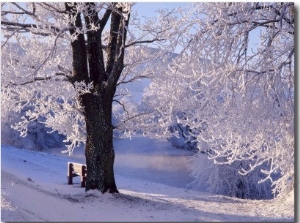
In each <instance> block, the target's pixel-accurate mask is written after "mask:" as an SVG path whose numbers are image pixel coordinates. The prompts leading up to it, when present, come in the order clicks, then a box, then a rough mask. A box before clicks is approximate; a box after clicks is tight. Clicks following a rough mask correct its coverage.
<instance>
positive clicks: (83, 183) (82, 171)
mask: <svg viewBox="0 0 300 223" xmlns="http://www.w3.org/2000/svg"><path fill="white" fill-rule="evenodd" d="M85 175H86V167H85V166H82V167H81V177H80V181H81V187H85V178H86V176H85Z"/></svg>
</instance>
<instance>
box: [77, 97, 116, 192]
mask: <svg viewBox="0 0 300 223" xmlns="http://www.w3.org/2000/svg"><path fill="white" fill-rule="evenodd" d="M105 96H107V94H104V95H95V94H92V93H88V94H84V95H82V96H81V103H82V105H84V107H85V120H86V131H87V139H86V146H85V157H86V164H87V177H86V187H85V190H86V191H88V190H94V189H98V190H100V191H101V192H102V193H105V192H107V191H108V192H109V193H118V189H117V186H116V183H115V177H114V170H113V165H114V159H115V152H114V148H113V126H112V123H111V108H112V99H111V97H105Z"/></svg>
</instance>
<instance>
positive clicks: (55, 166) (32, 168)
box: [1, 146, 293, 222]
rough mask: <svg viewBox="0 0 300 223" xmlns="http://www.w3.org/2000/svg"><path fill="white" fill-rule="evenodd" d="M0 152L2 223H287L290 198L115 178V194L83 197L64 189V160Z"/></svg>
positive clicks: (72, 187)
mask: <svg viewBox="0 0 300 223" xmlns="http://www.w3.org/2000/svg"><path fill="white" fill-rule="evenodd" d="M1 152H2V155H1V160H2V164H1V166H2V171H1V172H2V175H1V180H2V182H1V188H2V191H1V194H2V199H1V204H2V207H1V211H2V217H1V220H2V221H13V220H14V221H184V222H186V221H200V222H201V221H202V222H203V221H204V222H208V221H238V222H241V221H248V222H249V221H256V222H257V221H264V222H266V221H278V222H283V221H293V196H290V197H289V198H287V199H284V200H278V199H276V200H271V201H249V200H241V199H237V198H230V197H225V196H219V195H212V194H208V193H201V192H199V191H192V190H187V189H184V188H180V187H173V186H169V185H166V184H158V183H154V182H151V181H146V180H142V179H138V178H136V179H134V178H132V177H131V178H129V177H126V176H122V175H118V174H116V181H117V184H118V187H119V190H120V192H121V193H120V194H113V195H112V194H104V195H103V194H101V193H100V192H98V191H91V192H90V191H89V192H87V193H86V192H85V191H84V189H83V188H80V187H79V182H78V183H77V184H74V185H67V184H66V171H67V169H66V168H67V165H66V163H67V161H69V160H70V158H68V157H64V156H60V155H55V154H46V153H41V152H34V151H27V150H21V149H17V148H13V147H6V146H2V148H1ZM123 166H124V168H125V166H126V165H125V163H123ZM143 171H145V170H143ZM75 179H76V178H75ZM75 182H76V181H75Z"/></svg>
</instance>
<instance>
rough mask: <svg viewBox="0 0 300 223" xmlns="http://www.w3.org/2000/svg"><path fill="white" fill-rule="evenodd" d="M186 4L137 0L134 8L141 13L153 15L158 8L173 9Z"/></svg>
mask: <svg viewBox="0 0 300 223" xmlns="http://www.w3.org/2000/svg"><path fill="white" fill-rule="evenodd" d="M185 4H187V2H137V4H136V5H134V6H133V8H132V9H133V10H137V11H138V12H139V14H141V15H145V16H153V15H155V14H156V11H157V10H158V9H164V8H169V9H171V8H175V7H179V6H183V5H185Z"/></svg>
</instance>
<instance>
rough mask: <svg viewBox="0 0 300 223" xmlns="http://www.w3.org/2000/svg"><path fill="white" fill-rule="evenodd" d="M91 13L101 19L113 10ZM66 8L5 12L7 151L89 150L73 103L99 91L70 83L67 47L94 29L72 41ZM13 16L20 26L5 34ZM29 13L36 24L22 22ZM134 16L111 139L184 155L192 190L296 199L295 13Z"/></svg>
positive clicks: (236, 9) (198, 8) (250, 8)
mask: <svg viewBox="0 0 300 223" xmlns="http://www.w3.org/2000/svg"><path fill="white" fill-rule="evenodd" d="M120 6H122V7H123V6H124V7H125V6H126V9H128V10H133V8H134V5H131V4H129V5H123V4H121V5H120ZM23 7H24V8H26V9H27V10H25V9H24V8H23ZM86 7H87V6H86V5H85V3H80V4H78V5H77V7H76V10H77V11H76V13H83V14H84V15H88V13H87V10H86V9H87V8H86ZM95 7H96V9H97V13H99V15H101V16H104V15H105V14H104V12H105V10H107V9H109V8H110V7H112V5H111V4H110V3H100V2H99V3H96V4H95ZM14 10H15V11H17V12H15V11H14ZM63 10H64V4H63V3H51V4H50V3H49V4H48V3H39V4H35V3H24V5H21V6H20V5H18V4H17V3H12V4H8V3H7V4H3V5H2V14H1V22H2V23H1V24H2V32H3V36H4V37H3V39H2V42H1V44H2V47H1V49H2V54H1V62H2V63H1V72H2V73H1V94H2V95H1V108H2V111H1V127H2V136H1V137H2V141H3V142H5V143H7V144H10V145H15V146H17V147H20V148H27V149H35V150H46V149H49V148H51V147H61V146H62V144H61V143H62V142H63V143H64V145H65V146H66V148H65V149H64V151H65V152H66V153H68V154H70V155H71V154H73V153H74V152H76V149H79V148H82V146H84V144H85V141H86V126H85V116H84V115H85V114H84V108H83V107H82V105H81V103H80V96H81V95H82V94H85V93H86V94H97V91H96V90H95V88H94V87H95V86H94V83H93V82H89V83H85V82H80V81H79V82H76V81H74V82H73V83H72V82H70V80H72V74H73V73H72V72H73V71H72V70H73V67H72V55H71V46H70V45H71V43H72V42H74V41H75V40H76V38H78V36H79V35H80V34H82V33H88V32H92V31H94V30H97V29H99V27H97V26H91V27H87V26H86V25H83V27H82V29H76V32H74V33H73V34H70V33H69V32H67V31H68V30H69V28H70V27H69V24H70V23H72V22H73V23H74V21H72V18H71V17H67V16H66V15H65V14H64V13H62V11H63ZM20 11H21V12H22V13H20ZM31 12H32V13H31ZM11 13H12V14H13V16H14V22H15V23H14V24H20V27H14V28H12V24H11V23H10V19H11V17H10V14H11ZM24 14H26V15H27V16H30V17H31V18H32V19H33V21H34V22H36V24H38V25H31V26H27V23H25V24H24V21H26V20H24V18H23V16H24ZM125 14H126V15H123V16H125V17H126V19H128V18H129V17H128V15H129V14H128V12H127V13H125ZM88 16H89V15H88ZM73 19H74V18H73ZM129 19H130V21H131V23H130V25H129V27H126V29H127V30H126V31H128V38H127V39H126V44H124V45H123V46H122V47H125V48H126V51H125V60H124V69H123V71H122V74H121V76H120V78H119V80H118V82H117V91H116V93H115V97H114V100H113V114H112V123H113V127H114V134H115V136H116V137H120V138H126V137H132V136H134V135H135V134H144V135H147V136H149V137H151V138H153V139H158V138H163V139H168V140H169V142H170V143H171V144H172V145H173V146H174V147H177V148H181V149H184V151H185V150H189V152H192V153H193V154H194V156H193V157H192V158H191V160H192V163H191V176H192V182H190V184H189V186H190V187H192V188H194V189H197V190H203V191H208V192H211V193H217V194H223V195H229V196H234V197H238V198H243V199H271V198H275V197H280V196H283V197H284V196H286V195H287V194H289V193H291V191H293V190H294V184H295V182H294V137H295V136H294V65H295V62H294V4H293V3H287V2H286V3H282V4H281V3H280V4H279V3H193V4H192V3H191V5H187V7H182V8H177V9H174V10H167V9H166V10H160V11H159V12H158V14H157V17H149V18H143V19H141V17H140V15H139V14H138V12H135V11H133V13H132V14H130V18H129ZM26 22H27V21H26ZM93 25H95V24H93ZM19 31H22V32H26V35H23V33H22V32H19ZM104 33H105V32H104ZM108 37H109V33H106V35H103V37H102V44H103V52H106V46H107V45H108V44H109V40H108ZM150 40H151V41H150ZM101 47H102V46H101ZM107 60H108V59H107V58H105V61H107ZM102 84H103V85H101V87H104V88H105V87H106V86H107V84H108V82H106V81H104V82H103V83H102ZM139 84H140V86H139V87H137V85H139ZM142 93H143V94H142ZM11 127H12V128H11ZM16 131H18V132H19V133H20V135H21V136H22V137H24V138H20V137H18V136H17V134H16V133H17V132H16ZM48 132H49V133H50V134H49V135H48ZM46 133H47V134H46ZM174 150H175V149H174Z"/></svg>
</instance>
